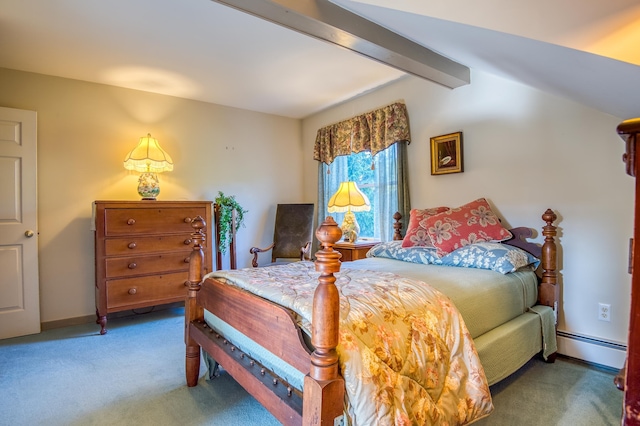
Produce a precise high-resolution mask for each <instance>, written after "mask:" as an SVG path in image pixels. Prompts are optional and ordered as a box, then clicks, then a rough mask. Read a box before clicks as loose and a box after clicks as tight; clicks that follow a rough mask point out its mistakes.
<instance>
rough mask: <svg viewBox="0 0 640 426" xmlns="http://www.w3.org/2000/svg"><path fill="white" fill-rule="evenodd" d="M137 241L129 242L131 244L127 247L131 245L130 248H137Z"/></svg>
mask: <svg viewBox="0 0 640 426" xmlns="http://www.w3.org/2000/svg"><path fill="white" fill-rule="evenodd" d="M136 245H137V244H136V243H129V245H128V246H127V247H129V248H130V249H134V248H136Z"/></svg>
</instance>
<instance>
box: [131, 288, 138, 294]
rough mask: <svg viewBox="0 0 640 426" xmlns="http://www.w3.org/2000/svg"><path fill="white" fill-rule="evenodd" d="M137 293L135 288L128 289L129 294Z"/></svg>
mask: <svg viewBox="0 0 640 426" xmlns="http://www.w3.org/2000/svg"><path fill="white" fill-rule="evenodd" d="M137 292H138V290H136V289H135V288H130V289H129V294H136V293H137Z"/></svg>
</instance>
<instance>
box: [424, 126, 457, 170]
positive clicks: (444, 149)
mask: <svg viewBox="0 0 640 426" xmlns="http://www.w3.org/2000/svg"><path fill="white" fill-rule="evenodd" d="M462 154H463V153H462V132H455V133H449V134H447V135H442V136H436V137H433V138H431V174H432V175H444V174H448V173H462V172H463V171H464V162H463V157H462Z"/></svg>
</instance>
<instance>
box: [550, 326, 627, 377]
mask: <svg viewBox="0 0 640 426" xmlns="http://www.w3.org/2000/svg"><path fill="white" fill-rule="evenodd" d="M557 336H558V353H560V354H562V355H567V356H570V357H572V358H577V359H580V360H583V361H586V362H588V363H592V364H597V365H600V366H604V367H609V368H612V369H619V368H622V366H623V365H624V361H625V357H626V353H627V346H626V345H625V344H622V343H620V342H613V341H611V340H606V339H602V338H598V337H592V336H585V335H582V334H576V333H570V332H567V331H562V330H558V331H557Z"/></svg>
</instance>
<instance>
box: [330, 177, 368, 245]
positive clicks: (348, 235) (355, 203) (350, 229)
mask: <svg viewBox="0 0 640 426" xmlns="http://www.w3.org/2000/svg"><path fill="white" fill-rule="evenodd" d="M327 210H328V211H329V213H342V212H346V213H345V214H344V221H343V222H342V226H340V228H341V229H342V235H343V236H344V240H345V241H348V242H350V243H355V242H356V241H357V240H358V235H359V234H360V225H358V221H357V220H356V215H354V214H353V212H366V211H369V210H371V204H370V203H369V198H367V196H366V195H365V194H363V193H362V191H360V188H358V185H357V184H356V183H355V182H353V181H347V182H342V183H340V187H339V188H338V190H337V191H336V193H335V194H333V196H331V198H330V199H329V204H328V205H327Z"/></svg>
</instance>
